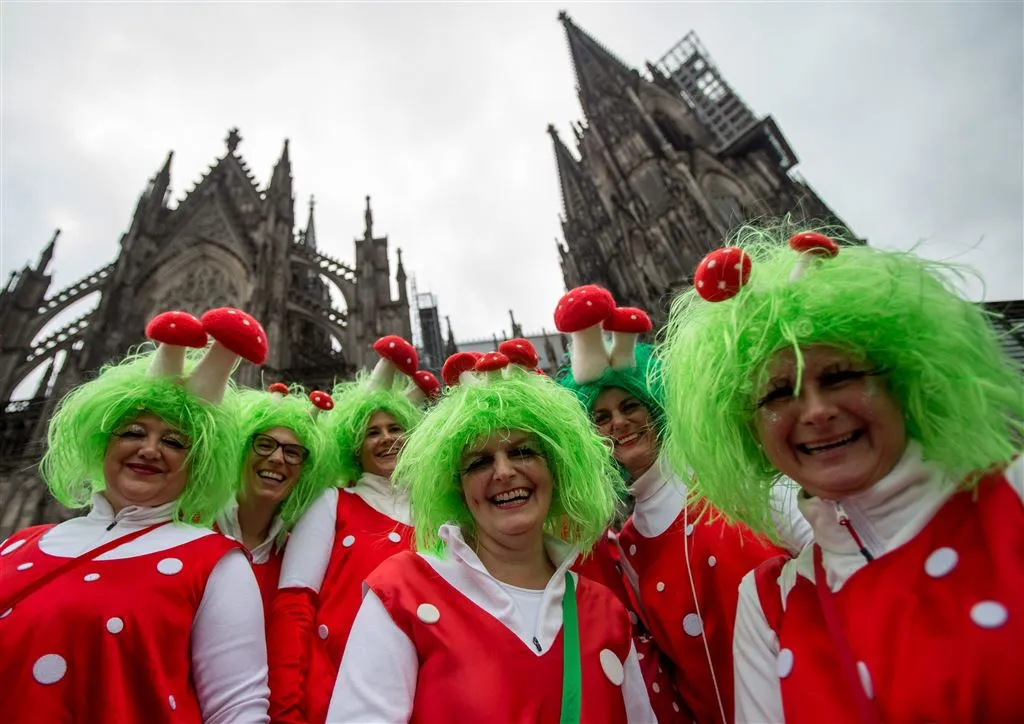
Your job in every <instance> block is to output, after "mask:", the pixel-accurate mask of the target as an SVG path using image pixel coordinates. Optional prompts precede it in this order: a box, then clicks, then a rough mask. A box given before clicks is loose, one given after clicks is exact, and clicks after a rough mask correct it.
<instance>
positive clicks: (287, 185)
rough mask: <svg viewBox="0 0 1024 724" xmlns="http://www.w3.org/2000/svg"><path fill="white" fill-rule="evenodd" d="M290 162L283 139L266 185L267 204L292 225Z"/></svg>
mask: <svg viewBox="0 0 1024 724" xmlns="http://www.w3.org/2000/svg"><path fill="white" fill-rule="evenodd" d="M292 200H293V199H292V162H291V159H290V158H289V156H288V139H287V138H286V139H284V148H283V149H282V150H281V158H279V159H278V160H277V164H275V166H274V173H273V174H272V175H271V177H270V185H269V186H268V187H267V204H268V205H271V206H272V207H273V208H276V209H277V218H278V219H281V220H283V221H284V222H286V223H287V224H288V228H291V227H292V224H293V222H294V219H295V209H294V208H293V205H292Z"/></svg>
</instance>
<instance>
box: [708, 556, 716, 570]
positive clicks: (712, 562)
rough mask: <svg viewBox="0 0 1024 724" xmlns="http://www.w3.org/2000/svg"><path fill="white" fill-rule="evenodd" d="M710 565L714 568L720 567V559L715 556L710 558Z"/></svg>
mask: <svg viewBox="0 0 1024 724" xmlns="http://www.w3.org/2000/svg"><path fill="white" fill-rule="evenodd" d="M708 565H709V566H711V567H712V568H714V567H715V566H717V565H718V559H717V558H715V557H714V556H708Z"/></svg>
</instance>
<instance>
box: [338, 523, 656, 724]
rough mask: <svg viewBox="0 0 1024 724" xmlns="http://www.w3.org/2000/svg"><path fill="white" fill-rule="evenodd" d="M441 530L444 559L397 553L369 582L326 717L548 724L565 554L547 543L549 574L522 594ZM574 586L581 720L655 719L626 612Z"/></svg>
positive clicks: (558, 677) (597, 589)
mask: <svg viewBox="0 0 1024 724" xmlns="http://www.w3.org/2000/svg"><path fill="white" fill-rule="evenodd" d="M441 535H442V537H443V538H444V539H445V540H446V542H447V543H448V546H449V549H448V550H449V552H448V554H447V555H446V557H445V558H444V559H438V558H436V557H434V556H432V555H427V554H416V553H413V552H411V551H409V552H405V553H402V554H400V555H398V556H395V557H393V558H391V559H389V560H388V561H387V562H386V563H384V564H382V565H381V566H380V567H379V568H378V569H377V570H376V571H375V572H374V573H373V574H371V575H370V576H369V578H368V579H367V586H368V589H369V592H368V593H367V595H366V598H365V599H364V603H363V606H362V607H361V608H360V611H359V615H358V616H357V618H356V622H355V625H354V626H353V630H352V637H351V639H350V641H349V644H350V645H349V648H348V650H347V651H346V653H345V657H344V659H343V661H342V665H341V669H340V671H339V672H338V678H337V682H336V684H335V688H334V692H335V693H334V698H333V699H332V701H331V712H330V716H329V717H328V719H329V721H346V722H348V721H403V722H404V721H410V722H440V721H453V722H454V721H467V722H469V721H486V720H491V719H494V718H495V717H497V719H498V720H500V721H503V722H517V723H518V722H521V723H522V724H527V723H531V724H532V723H533V722H544V723H546V722H558V720H559V714H560V710H561V694H562V667H563V652H562V625H561V598H562V595H563V593H564V590H565V572H566V570H567V569H568V568H569V566H570V564H571V563H572V562H573V561H574V560H575V556H576V551H575V549H574V548H572V547H570V546H568V545H567V544H564V543H562V542H561V541H557V540H556V539H553V538H547V539H546V541H545V545H546V548H547V551H548V555H549V557H550V558H551V560H552V561H553V562H557V564H558V568H557V570H556V571H555V574H554V575H553V576H552V578H551V579H550V582H549V583H548V585H547V587H546V588H545V589H544V591H527V590H525V589H518V588H516V587H513V586H509V585H507V584H504V583H501V582H500V581H498V580H497V579H495V578H493V577H491V576H490V574H488V573H487V572H486V569H485V568H484V567H483V564H482V563H481V562H480V559H479V558H478V557H477V556H476V554H475V553H474V552H473V551H472V549H471V548H470V547H469V546H468V545H466V543H465V542H464V541H463V540H462V537H461V532H460V531H459V529H458V528H457V527H455V526H450V525H448V526H444V527H443V528H442V529H441ZM575 580H576V581H577V583H576V600H577V612H578V620H579V634H580V663H581V672H582V697H583V698H582V709H581V717H580V720H581V721H585V722H595V723H600V722H627V721H629V722H638V723H639V722H645V723H646V722H651V721H654V713H653V712H652V711H651V709H650V704H649V703H648V700H647V695H646V692H645V691H644V683H643V678H642V676H641V674H640V670H639V664H638V661H637V658H636V651H635V649H634V648H633V646H632V641H631V631H630V623H629V619H628V616H627V613H626V610H625V608H624V607H623V606H622V604H621V603H620V602H619V601H618V600H617V598H616V597H615V595H614V594H613V593H612V592H611V591H609V590H608V589H607V588H605V587H604V586H602V585H600V584H597V583H594V582H592V581H590V580H588V579H586V578H579V577H577V578H576V579H575ZM531 599H532V601H533V602H534V603H533V606H535V608H534V607H533V606H531V604H530V603H529V601H530V600H531ZM527 612H529V613H527ZM534 613H535V615H531V614H534ZM482 642H486V645H481V644H482ZM369 682H373V684H372V685H371V684H370V683H369Z"/></svg>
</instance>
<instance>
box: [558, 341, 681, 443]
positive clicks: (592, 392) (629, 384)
mask: <svg viewBox="0 0 1024 724" xmlns="http://www.w3.org/2000/svg"><path fill="white" fill-rule="evenodd" d="M633 359H634V360H635V361H636V366H635V367H631V368H629V369H624V370H616V369H612V368H611V367H608V368H607V369H606V370H605V371H604V373H603V374H602V375H601V376H600V377H599V378H598V379H596V380H594V381H593V382H587V383H586V384H583V385H581V384H579V383H577V382H576V380H575V379H574V378H573V376H572V368H571V367H569V366H568V365H567V366H565V367H563V368H562V369H561V370H559V372H558V377H557V380H558V384H560V385H562V387H565V388H566V389H568V390H570V391H571V392H572V393H573V394H575V395H576V399H578V400H579V401H580V403H581V404H582V405H583V407H584V409H585V410H586V411H587V412H588V413H590V412H593V410H594V403H595V402H596V401H597V397H598V395H600V394H601V393H602V392H603V391H604V390H606V389H608V388H609V387H618V388H619V389H621V390H624V391H625V392H627V393H628V394H630V395H632V396H633V397H635V398H636V399H638V400H640V401H641V402H642V403H643V404H644V406H645V407H647V410H648V412H650V413H651V417H653V418H654V424H655V431H656V432H657V434H658V439H659V440H660V439H661V436H662V434H663V432H664V429H665V406H664V398H665V390H664V387H663V383H662V378H661V363H660V361H659V360H658V358H657V357H656V356H655V355H654V348H653V347H652V346H651V345H649V344H637V345H636V347H635V348H634V352H633Z"/></svg>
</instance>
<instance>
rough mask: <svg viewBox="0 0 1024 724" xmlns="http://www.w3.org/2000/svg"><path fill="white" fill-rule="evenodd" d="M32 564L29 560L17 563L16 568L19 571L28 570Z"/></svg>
mask: <svg viewBox="0 0 1024 724" xmlns="http://www.w3.org/2000/svg"><path fill="white" fill-rule="evenodd" d="M33 565H34V564H33V563H31V562H29V563H22V564H21V565H19V566H18V570H19V571H27V570H28V569H29V568H31V567H32V566H33Z"/></svg>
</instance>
